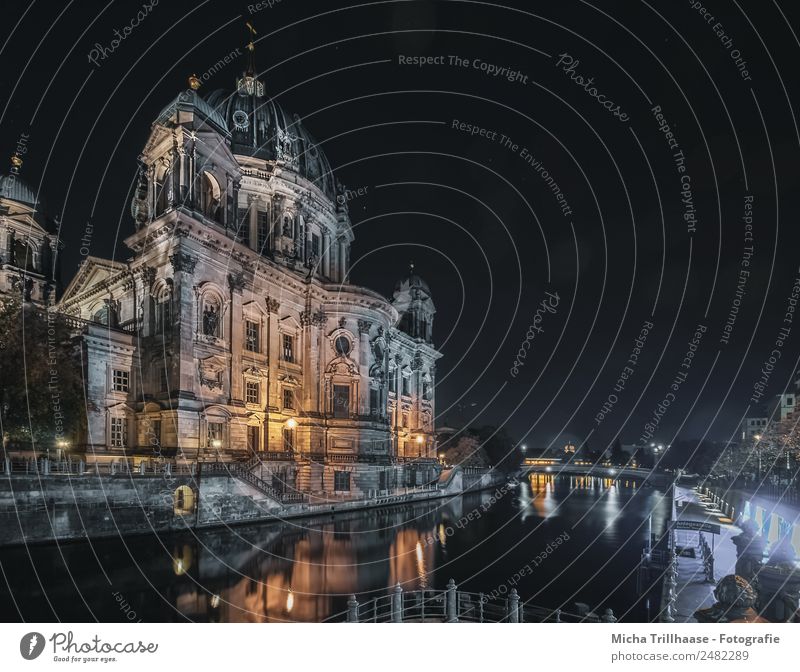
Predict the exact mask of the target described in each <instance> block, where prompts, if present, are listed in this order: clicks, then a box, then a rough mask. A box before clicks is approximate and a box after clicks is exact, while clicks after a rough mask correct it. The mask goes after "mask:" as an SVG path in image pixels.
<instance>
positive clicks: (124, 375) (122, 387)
mask: <svg viewBox="0 0 800 672" xmlns="http://www.w3.org/2000/svg"><path fill="white" fill-rule="evenodd" d="M130 375H131V374H130V372H128V371H123V370H122V369H114V373H113V374H112V380H111V383H112V388H113V390H114V392H127V391H128V386H129V383H130Z"/></svg>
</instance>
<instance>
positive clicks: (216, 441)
mask: <svg viewBox="0 0 800 672" xmlns="http://www.w3.org/2000/svg"><path fill="white" fill-rule="evenodd" d="M211 447H212V448H217V449H219V448H222V441H220V440H219V439H214V440H213V441H212V442H211Z"/></svg>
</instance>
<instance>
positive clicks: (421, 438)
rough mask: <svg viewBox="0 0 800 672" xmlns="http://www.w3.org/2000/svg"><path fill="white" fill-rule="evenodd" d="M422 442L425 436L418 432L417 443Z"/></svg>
mask: <svg viewBox="0 0 800 672" xmlns="http://www.w3.org/2000/svg"><path fill="white" fill-rule="evenodd" d="M424 442H425V438H424V437H423V436H422V435H421V434H418V435H417V443H424Z"/></svg>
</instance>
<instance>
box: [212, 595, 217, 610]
mask: <svg viewBox="0 0 800 672" xmlns="http://www.w3.org/2000/svg"><path fill="white" fill-rule="evenodd" d="M218 606H219V595H212V596H211V608H212V609H216V608H217V607H218Z"/></svg>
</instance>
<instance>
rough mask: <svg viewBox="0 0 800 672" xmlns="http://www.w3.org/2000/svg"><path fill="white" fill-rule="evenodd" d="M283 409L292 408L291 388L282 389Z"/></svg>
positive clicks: (292, 395) (292, 394) (292, 393)
mask: <svg viewBox="0 0 800 672" xmlns="http://www.w3.org/2000/svg"><path fill="white" fill-rule="evenodd" d="M283 407H284V408H294V390H292V388H291V387H284V388H283Z"/></svg>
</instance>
